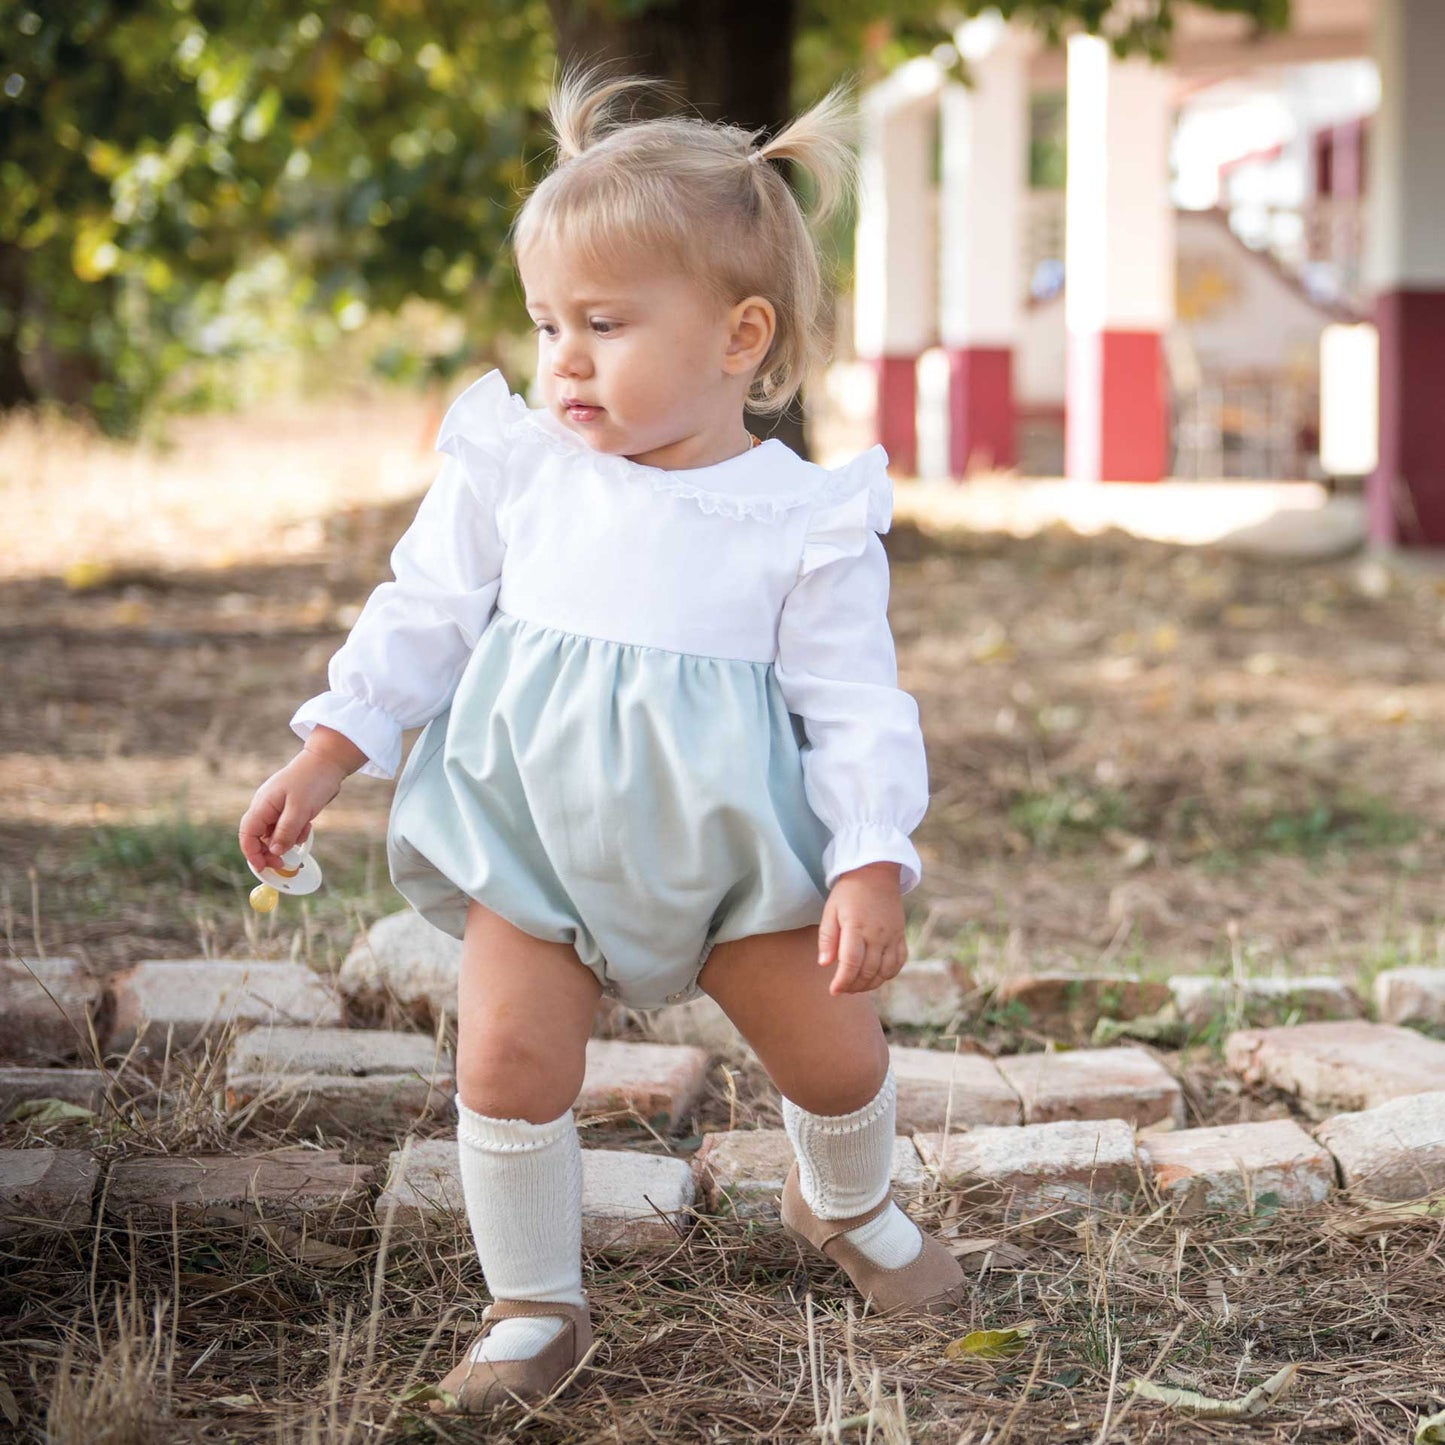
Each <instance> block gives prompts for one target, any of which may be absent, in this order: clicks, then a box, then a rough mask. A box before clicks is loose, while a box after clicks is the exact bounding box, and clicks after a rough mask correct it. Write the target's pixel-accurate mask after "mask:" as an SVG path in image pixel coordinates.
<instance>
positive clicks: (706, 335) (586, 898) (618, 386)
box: [241, 76, 963, 1412]
mask: <svg viewBox="0 0 1445 1445" xmlns="http://www.w3.org/2000/svg"><path fill="white" fill-rule="evenodd" d="M639 84H642V82H638V81H633V80H622V81H610V82H603V81H598V80H597V79H595V78H591V77H587V76H582V77H578V76H573V77H571V78H569V79H567V80H564V81H563V83H562V84H561V86H560V87H559V90H558V92H557V94H556V96H555V98H554V101H553V106H552V117H553V123H554V128H555V131H556V135H557V139H558V142H559V151H560V160H559V163H558V164H557V166H556V168H555V169H554V170H553V171H552V172H551V173H550V174H549V175H548V176H547V177H546V179H545V180H543V181H542V183H541V184H540V185H539V186H538V187H537V188H536V190H535V191H533V193H532V194H531V196H530V197H529V198H528V200H527V202H526V204H525V205H524V207H523V209H522V211H521V214H520V216H519V218H518V222H517V226H516V250H517V259H518V263H519V268H520V273H521V277H522V282H523V286H524V289H525V292H526V302H527V309H528V311H529V312H530V313H531V316H532V318H533V320H534V321H535V323H536V328H537V335H538V371H537V376H538V384H539V389H540V392H541V398H542V400H543V402H544V405H543V406H541V407H539V408H538V409H537V410H535V411H534V410H529V409H528V407H527V406H526V404H525V403H524V402H523V401H522V400H521V399H520V398H518V397H516V396H514V395H511V394H510V393H509V391H508V387H507V384H506V382H505V381H504V380H503V378H502V377H501V375H500V374H499V373H497V372H495V371H493V372H490V373H489V374H488V375H486V376H484V377H483V378H482V379H481V380H480V381H478V382H477V383H476V384H475V385H473V386H472V387H471V388H470V389H469V390H468V391H466V392H464V393H463V394H462V396H461V397H460V398H459V399H458V400H457V402H456V403H455V404H454V405H453V406H452V408H451V410H450V411H449V412H448V413H447V416H446V419H445V421H444V422H443V424H442V428H441V435H440V439H439V441H438V449H439V450H440V451H441V452H442V453H443V455H444V457H445V460H444V461H443V463H442V467H441V471H440V474H439V475H438V477H437V479H436V481H435V483H434V484H433V485H432V487H431V489H430V491H429V492H428V493H427V494H426V496H425V498H424V499H423V501H422V503H421V506H420V509H419V511H418V512H417V516H416V520H415V522H414V523H413V524H412V526H411V528H410V529H409V530H408V531H407V533H406V535H405V536H404V537H403V538H402V539H401V541H400V543H399V544H398V546H397V548H396V550H395V552H394V554H393V556H392V567H393V570H394V572H395V580H394V581H391V582H386V583H383V584H382V585H381V586H380V587H378V588H377V589H376V591H375V592H374V593H373V594H372V595H371V598H370V599H369V601H368V602H367V604H366V607H365V609H364V610H363V612H362V614H361V617H360V618H359V619H358V621H357V623H356V626H355V627H354V629H353V630H352V632H351V635H350V636H349V638H348V639H347V641H346V644H345V645H344V646H343V647H342V648H341V650H340V651H339V652H338V653H337V654H336V656H335V657H334V658H333V659H332V661H331V664H330V671H329V682H330V691H329V692H326V693H324V694H322V695H321V696H319V697H316V698H313V699H311V701H309V702H307V703H305V704H304V705H303V706H302V707H301V709H300V710H299V711H298V712H297V713H296V715H295V717H294V718H293V719H292V727H293V728H294V729H295V731H296V732H297V733H298V734H299V735H300V736H301V737H302V739H303V741H304V745H303V748H302V751H301V752H300V754H299V755H298V756H297V757H295V758H294V759H293V760H292V761H291V762H290V763H288V764H287V765H286V766H285V767H284V768H282V769H281V771H280V772H278V773H276V774H275V775H274V776H273V777H271V778H270V779H268V781H267V782H266V783H264V784H263V785H262V786H261V788H260V789H259V790H258V791H257V793H256V796H255V798H254V800H253V801H252V803H251V806H250V809H249V810H248V812H247V813H246V816H245V818H244V819H243V820H242V822H241V841H242V847H243V848H244V850H245V852H246V855H247V857H248V858H249V859H250V860H251V861H252V862H253V863H254V864H256V865H257V866H258V867H259V866H267V865H270V864H274V863H276V862H278V861H279V857H280V855H281V854H282V853H283V852H284V851H285V850H286V849H287V848H288V847H290V846H291V845H292V844H293V843H295V842H296V841H297V840H298V839H300V838H304V837H305V836H306V832H307V829H308V826H309V824H310V821H311V820H312V819H313V818H314V817H315V816H316V814H317V813H318V812H319V811H320V810H321V809H322V808H323V807H324V806H325V805H326V804H327V803H328V802H329V801H330V800H331V799H332V798H333V797H335V795H336V793H337V790H338V789H339V787H340V785H341V782H342V779H343V778H344V777H345V776H346V775H347V774H349V773H352V772H355V771H361V772H363V773H368V774H370V775H371V776H373V777H380V778H387V777H391V776H392V775H393V773H394V772H395V770H396V768H397V765H398V763H399V761H400V755H401V735H402V730H403V729H404V728H408V727H414V726H417V725H419V724H422V723H425V724H426V725H427V726H426V731H425V732H424V733H423V734H422V736H421V738H420V739H419V740H418V742H417V743H416V745H415V747H414V748H413V750H412V752H411V755H410V757H409V758H408V760H407V763H406V767H405V769H404V770H403V772H402V776H401V779H400V781H399V783H398V785H397V789H396V797H395V801H394V803H393V807H392V813H391V822H390V827H389V831H388V839H387V843H388V856H389V862H390V866H391V872H392V877H393V879H394V880H395V882H396V886H397V887H398V888H399V889H400V891H401V892H402V893H403V894H404V895H405V896H406V898H407V899H408V900H410V902H411V903H412V905H413V906H414V907H415V908H416V909H417V910H418V911H419V912H420V913H422V914H423V915H424V916H425V917H426V918H428V919H429V920H430V921H431V922H432V923H434V924H435V925H436V926H437V927H438V928H441V929H443V930H445V931H446V932H448V933H450V934H453V935H454V936H456V937H457V938H460V939H462V940H463V942H464V952H463V958H462V964H461V974H460V984H459V1012H458V1021H457V1028H458V1038H457V1085H458V1095H459V1099H458V1112H459V1115H460V1123H459V1125H458V1130H457V1133H458V1140H459V1147H460V1153H461V1171H462V1179H463V1183H464V1188H465V1196H466V1203H467V1213H468V1218H469V1220H470V1223H471V1227H472V1232H473V1234H474V1236H475V1239H476V1246H477V1251H478V1253H479V1255H480V1256H481V1265H482V1272H483V1275H484V1277H485V1279H486V1283H487V1287H488V1289H489V1291H490V1293H491V1296H492V1303H491V1304H490V1305H489V1306H488V1307H487V1309H486V1310H485V1311H484V1319H485V1321H486V1326H485V1328H484V1329H483V1332H482V1334H481V1335H480V1336H479V1338H478V1339H477V1340H476V1341H475V1342H474V1343H473V1345H472V1346H471V1348H470V1349H469V1350H468V1351H467V1353H466V1355H465V1356H464V1358H463V1359H462V1360H461V1362H460V1363H459V1364H458V1365H457V1367H456V1368H455V1369H454V1370H453V1371H452V1373H451V1374H450V1375H448V1376H447V1377H446V1379H445V1380H444V1381H443V1382H442V1385H443V1389H444V1391H445V1392H446V1395H447V1397H448V1398H449V1400H450V1401H454V1402H455V1405H456V1407H457V1408H460V1409H462V1410H466V1411H472V1412H481V1411H484V1410H487V1409H490V1408H491V1407H492V1406H493V1405H495V1404H497V1403H498V1402H500V1401H503V1400H506V1399H509V1398H520V1399H522V1400H535V1399H537V1398H540V1397H541V1396H543V1395H545V1394H547V1393H548V1392H550V1391H551V1390H552V1388H553V1387H554V1386H556V1385H557V1384H558V1382H559V1381H561V1380H562V1379H563V1378H564V1377H565V1376H566V1375H567V1374H568V1372H569V1371H571V1370H573V1368H574V1366H576V1365H577V1364H578V1363H579V1362H580V1361H581V1360H582V1358H583V1355H584V1354H585V1352H586V1351H587V1349H588V1346H589V1343H590V1341H591V1338H592V1323H591V1318H590V1314H589V1310H588V1303H587V1295H586V1291H585V1290H584V1289H583V1286H582V1270H581V1189H582V1160H581V1154H580V1151H579V1147H578V1139H577V1130H576V1126H575V1122H574V1118H573V1114H572V1105H573V1102H574V1101H575V1099H576V1097H577V1094H578V1091H579V1089H580V1087H581V1083H582V1074H583V1061H584V1051H585V1046H586V1042H587V1038H588V1035H589V1033H590V1029H591V1024H592V1021H593V1016H594V1012H595V1008H596V1004H597V1000H598V996H599V994H602V993H606V994H608V995H610V996H612V997H614V998H617V999H620V1000H621V1001H622V1002H623V1003H625V1004H627V1005H628V1006H630V1007H632V1008H638V1009H653V1008H661V1007H664V1006H665V1005H667V1004H670V1003H676V1002H679V1001H681V1000H684V999H691V998H695V997H697V996H698V994H699V992H705V993H707V994H710V995H711V996H712V997H713V998H714V999H716V1000H717V1002H718V1003H719V1004H720V1005H721V1006H722V1008H723V1009H724V1010H725V1011H726V1013H727V1014H728V1015H729V1017H730V1018H731V1019H732V1020H733V1022H734V1023H735V1024H736V1025H737V1026H738V1028H739V1029H740V1030H741V1032H742V1033H743V1035H744V1036H745V1037H746V1038H747V1039H748V1041H749V1042H750V1043H751V1045H752V1047H753V1048H754V1049H755V1050H756V1052H757V1055H758V1057H759V1058H760V1060H761V1061H762V1063H763V1065H764V1066H765V1067H766V1069H767V1071H768V1073H769V1074H770V1076H771V1077H772V1079H773V1081H774V1082H775V1084H776V1085H777V1087H778V1090H779V1091H780V1093H781V1094H782V1099H783V1103H782V1108H783V1117H784V1121H785V1124H786V1127H787V1132H788V1136H789V1138H790V1140H791V1142H792V1144H793V1147H794V1150H795V1153H796V1155H797V1162H796V1164H795V1165H794V1167H793V1170H792V1173H791V1175H790V1176H789V1178H788V1181H787V1186H786V1189H785V1190H784V1194H783V1198H782V1218H783V1223H784V1226H785V1228H787V1229H788V1231H789V1232H790V1233H791V1234H792V1235H793V1236H794V1237H795V1238H797V1239H798V1240H799V1241H800V1242H803V1243H806V1244H808V1245H809V1246H811V1247H814V1248H816V1249H819V1250H821V1251H823V1252H824V1253H825V1254H826V1255H827V1256H828V1257H829V1258H831V1259H832V1260H834V1261H835V1262H836V1263H838V1264H839V1265H841V1266H842V1268H843V1269H844V1270H845V1271H846V1272H847V1273H848V1275H849V1276H850V1278H851V1279H852V1280H853V1282H854V1283H855V1284H856V1285H857V1287H858V1288H859V1289H860V1290H861V1291H862V1293H863V1295H864V1296H865V1298H866V1299H867V1300H868V1301H869V1303H870V1305H871V1307H872V1308H873V1309H874V1310H876V1311H889V1310H896V1311H912V1310H937V1309H939V1308H946V1307H948V1306H949V1305H950V1304H951V1303H952V1302H953V1301H954V1300H955V1299H957V1297H958V1294H959V1291H960V1289H961V1286H962V1282H963V1275H962V1271H961V1269H960V1268H959V1266H958V1265H957V1263H956V1262H955V1261H954V1260H953V1258H952V1257H951V1256H950V1255H949V1253H948V1252H947V1251H946V1250H945V1249H944V1247H943V1246H942V1245H941V1244H940V1243H939V1242H938V1241H937V1240H936V1239H933V1238H931V1237H929V1236H925V1235H924V1234H922V1233H921V1232H920V1230H919V1229H918V1227H917V1226H916V1225H915V1224H914V1223H913V1222H912V1221H911V1220H910V1219H909V1218H908V1216H907V1215H906V1214H904V1213H903V1212H902V1211H901V1210H900V1209H899V1208H898V1206H897V1205H896V1204H895V1203H894V1202H893V1200H892V1198H891V1196H890V1192H889V1172H890V1161H891V1158H892V1152H893V1137H894V1123H895V1083H894V1077H893V1072H892V1068H891V1066H890V1064H889V1059H888V1050H887V1046H886V1044H885V1041H884V1037H883V1033H882V1030H881V1028H880V1026H879V1023H878V1018H877V1015H876V1012H875V1010H874V1009H873V1007H872V1006H871V1004H870V1002H869V1001H868V999H867V998H866V996H865V995H866V994H867V992H868V991H869V990H871V989H874V988H877V987H878V985H879V984H881V983H883V982H884V981H885V980H886V979H889V978H891V977H892V976H893V975H894V974H896V973H897V972H898V970H899V969H900V968H901V967H902V966H903V963H904V958H905V952H906V945H905V941H904V931H903V925H904V919H903V907H902V903H901V901H900V896H901V894H903V893H905V892H907V891H908V890H909V889H910V888H912V887H914V886H915V885H916V884H917V882H918V878H919V868H920V864H919V859H918V854H917V853H916V852H915V850H914V848H913V845H912V844H911V843H910V842H909V836H908V835H909V833H910V831H911V830H912V829H913V828H914V827H915V826H916V825H917V823H918V821H919V819H920V818H921V817H922V816H923V813H924V810H925V808H926V806H927V801H928V782H927V772H926V766H925V761H924V751H923V740H922V737H921V735H920V732H919V727H918V709H917V706H916V704H915V703H914V700H913V699H912V698H911V697H910V696H909V695H908V694H907V693H905V692H902V691H900V690H899V688H898V686H897V672H896V665H895V660H894V650H893V640H892V637H891V635H890V633H889V629H888V621H887V616H886V607H887V601H888V564H887V560H886V557H885V554H884V551H883V547H882V544H881V543H880V541H879V540H878V536H877V534H878V533H879V532H882V531H886V530H887V527H888V523H889V518H890V513H891V505H892V502H891V488H890V483H889V479H888V473H887V471H886V470H885V467H886V463H887V456H886V455H885V453H884V452H883V450H882V448H881V447H874V448H873V449H872V450H871V451H868V452H865V453H864V454H863V455H862V456H860V457H858V458H857V459H856V460H854V461H852V462H850V463H849V464H848V465H846V466H843V467H840V468H836V469H833V470H827V469H824V468H822V467H818V466H815V465H813V464H811V463H809V462H805V461H802V460H800V459H799V458H798V457H797V456H796V455H795V454H794V453H793V452H792V451H790V450H789V449H788V448H787V447H786V446H784V445H783V444H782V443H781V442H779V441H776V440H771V441H766V442H762V443H761V444H759V443H758V441H757V439H756V438H754V437H750V436H749V435H748V433H747V431H746V430H745V428H744V423H743V416H744V404H745V403H748V402H751V403H752V404H753V405H754V406H755V407H757V408H760V409H762V410H765V411H780V410H782V409H783V408H784V407H785V406H787V404H788V403H789V401H790V400H791V399H792V398H793V396H794V395H795V394H796V392H797V390H798V387H799V384H800V381H801V379H802V377H803V374H804V371H805V369H806V368H807V366H808V364H809V362H810V361H811V360H812V359H813V358H814V357H815V356H816V355H817V353H818V349H819V345H820V333H819V326H818V322H819V311H820V304H821V299H822V298H821V282H820V276H819V265H818V259H817V255H816V251H815V248H814V243H813V241H812V238H811V236H810V234H809V230H808V226H807V224H806V222H805V220H804V216H803V214H802V212H801V211H800V209H799V206H798V204H797V202H796V200H795V199H794V196H793V194H792V192H791V191H790V190H789V188H788V186H787V184H786V183H785V181H784V179H783V175H782V173H781V171H779V170H778V169H777V168H776V166H775V162H777V161H781V160H784V159H790V160H794V161H797V162H799V163H800V164H801V165H802V166H803V167H804V168H805V169H807V170H808V171H809V172H810V173H811V174H812V175H813V177H814V179H815V181H816V182H817V183H818V190H819V195H820V206H821V207H823V208H826V207H827V206H828V205H829V204H830V202H831V199H832V198H833V197H834V196H836V195H837V194H838V192H839V190H840V189H841V187H842V186H843V184H844V183H846V182H847V180H848V179H849V176H850V167H851V165H852V154H851V151H850V149H849V146H848V143H847V139H846V129H847V120H848V117H847V115H846V113H845V107H844V106H843V104H842V102H841V101H840V99H839V98H838V97H837V96H836V95H835V96H830V97H829V98H828V99H827V100H825V101H824V102H823V103H822V104H821V105H819V106H817V107H815V108H814V109H813V110H811V111H809V112H808V113H807V114H805V115H804V116H802V117H801V118H800V119H798V120H796V121H795V122H794V123H793V124H792V125H791V126H789V127H788V128H787V129H786V130H784V131H783V132H782V134H780V135H779V136H777V137H776V138H775V139H773V140H771V141H769V142H768V143H767V144H765V145H762V146H754V144H753V140H754V137H752V136H751V135H749V134H748V133H747V132H745V131H742V130H738V129H736V128H734V127H731V126H726V125H715V124H709V123H706V122H703V121H700V120H693V119H682V118H669V119H658V120H645V121H626V122H625V121H619V120H617V119H616V118H615V117H614V116H613V115H612V113H611V107H612V103H614V102H615V101H616V100H617V98H618V97H619V96H621V95H622V94H624V93H625V92H627V91H628V90H630V89H631V88H633V87H635V86H637V85H639ZM820 966H821V967H820Z"/></svg>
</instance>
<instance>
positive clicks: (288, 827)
mask: <svg viewBox="0 0 1445 1445" xmlns="http://www.w3.org/2000/svg"><path fill="white" fill-rule="evenodd" d="M311 817H312V810H311V809H310V808H308V807H307V806H306V805H305V804H304V803H303V802H301V801H300V800H299V799H298V798H297V796H296V794H295V793H292V794H291V796H290V797H288V798H287V799H286V806H285V808H283V809H282V811H281V818H280V821H279V822H278V823H277V824H276V826H275V827H274V828H273V829H272V830H271V852H272V853H274V854H276V858H277V862H280V861H281V855H282V854H284V853H285V852H286V850H287V849H288V848H292V847H294V846H295V845H296V844H297V843H298V842H299V841H300V840H301V839H302V838H304V837H305V836H306V833H307V832H308V830H309V828H310V826H311Z"/></svg>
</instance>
